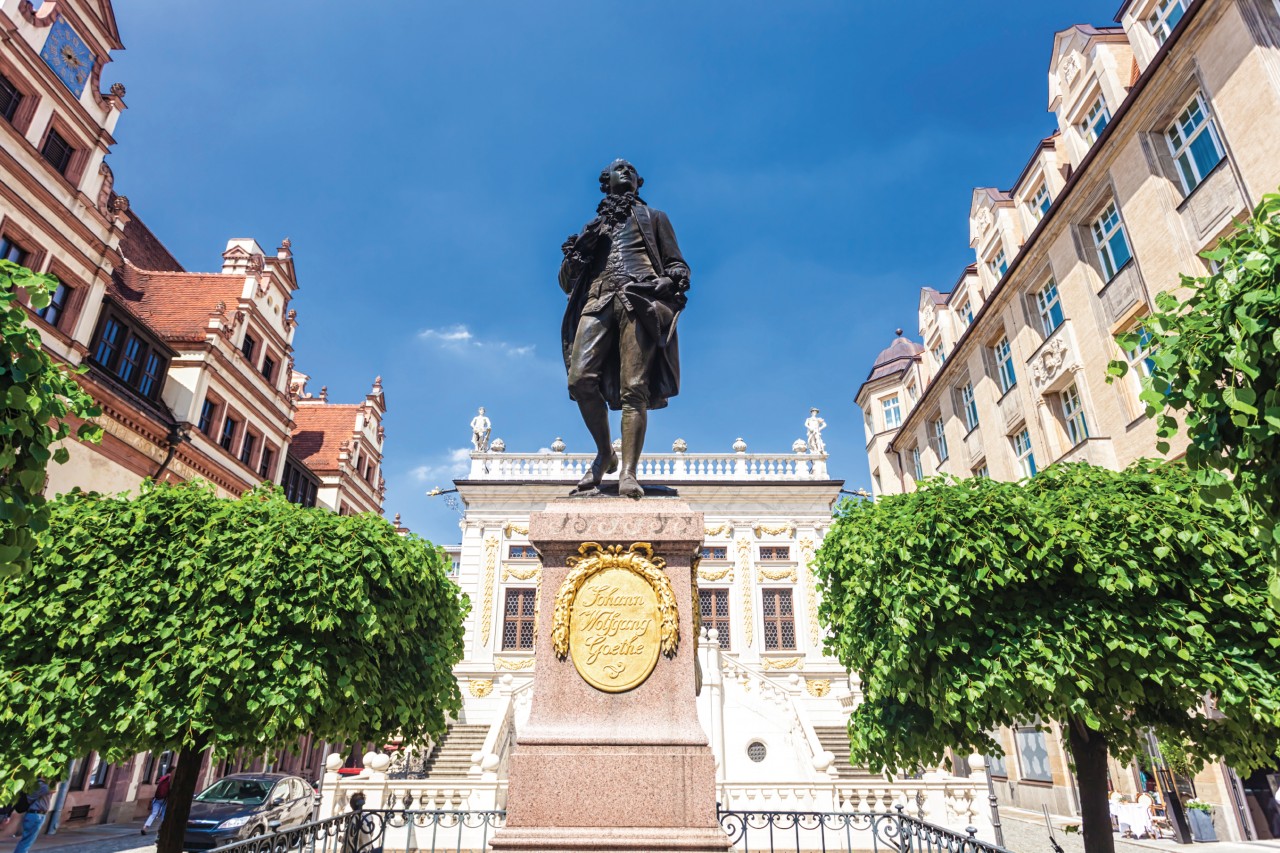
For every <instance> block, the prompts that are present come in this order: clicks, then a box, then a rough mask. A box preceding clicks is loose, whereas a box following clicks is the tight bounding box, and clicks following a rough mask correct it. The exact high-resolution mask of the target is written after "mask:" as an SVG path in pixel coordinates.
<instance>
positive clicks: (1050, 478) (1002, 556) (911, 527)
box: [815, 461, 1280, 853]
mask: <svg viewBox="0 0 1280 853" xmlns="http://www.w3.org/2000/svg"><path fill="white" fill-rule="evenodd" d="M1243 516H1244V509H1243V507H1241V506H1240V505H1239V504H1237V505H1236V506H1235V507H1234V508H1233V507H1232V506H1231V505H1229V504H1226V503H1221V504H1215V503H1212V502H1206V501H1205V500H1204V499H1203V498H1202V497H1201V495H1200V493H1199V486H1198V485H1197V483H1196V482H1195V477H1194V476H1193V474H1192V473H1191V472H1189V471H1187V469H1186V468H1185V467H1183V466H1180V465H1158V464H1156V463H1153V462H1145V461H1144V462H1141V463H1138V464H1136V465H1135V466H1133V467H1132V468H1130V469H1129V470H1128V471H1125V472H1114V471H1109V470H1106V469H1103V468H1094V467H1092V466H1088V465H1083V464H1077V465H1065V466H1055V467H1053V468H1050V469H1049V470H1047V471H1045V472H1042V473H1041V474H1040V475H1039V476H1037V477H1035V478H1033V479H1031V480H1026V481H1023V482H1020V483H998V482H994V481H991V480H988V479H981V478H974V479H971V480H965V481H963V482H953V483H947V482H944V481H941V480H933V481H927V482H925V483H922V484H921V488H920V489H919V491H916V492H914V493H911V494H906V495H900V496H894V497H886V498H884V499H882V500H880V501H878V502H876V503H874V504H873V503H870V502H867V503H852V504H851V503H845V504H844V505H842V507H841V508H840V510H839V512H838V514H837V519H836V521H835V523H834V525H833V527H832V530H831V532H830V534H828V536H827V537H826V540H825V541H824V543H823V545H822V548H821V550H820V551H819V553H818V556H817V561H816V564H815V569H816V572H817V575H818V577H819V578H820V581H821V586H822V593H823V595H822V605H821V611H820V613H821V616H822V618H823V620H824V621H825V623H826V624H827V625H828V626H829V627H830V629H831V637H830V639H829V640H828V643H827V649H828V651H829V652H830V653H833V654H835V655H836V657H838V659H839V660H840V662H841V663H842V664H844V665H845V666H846V667H848V668H849V669H850V670H851V671H853V672H857V673H859V674H860V676H861V678H862V689H863V691H864V694H865V702H864V703H863V704H862V705H860V706H859V707H858V708H857V710H855V711H854V713H853V716H852V718H851V720H850V723H849V734H850V741H851V744H852V760H853V761H854V763H866V764H868V765H870V766H872V767H874V768H888V769H890V770H893V769H902V768H911V767H914V766H916V765H919V764H926V765H937V764H938V763H939V762H941V760H942V758H943V751H944V750H945V749H947V748H948V747H951V748H959V749H962V750H975V751H979V752H983V753H988V754H991V753H995V752H997V751H998V749H999V747H998V746H997V745H996V743H995V742H994V741H993V740H992V738H991V737H990V736H989V734H988V732H989V731H991V730H992V729H994V728H995V727H997V726H1012V725H1015V724H1019V723H1023V724H1025V723H1029V722H1033V721H1035V720H1036V718H1037V717H1038V718H1039V719H1040V720H1042V721H1047V720H1056V721H1059V722H1061V723H1062V724H1063V725H1064V728H1065V729H1066V730H1067V734H1068V739H1069V743H1070V747H1071V750H1072V754H1073V758H1074V761H1075V765H1076V772H1077V774H1078V778H1079V781H1080V786H1081V794H1082V813H1083V814H1082V817H1083V822H1084V829H1085V835H1086V844H1087V848H1088V849H1089V850H1090V851H1091V853H1092V851H1110V850H1111V849H1112V846H1111V829H1110V821H1109V817H1108V813H1107V803H1106V797H1107V784H1106V754H1107V751H1108V749H1109V750H1110V752H1111V753H1112V754H1113V755H1116V756H1118V757H1120V758H1122V759H1126V758H1128V757H1131V756H1132V755H1133V754H1134V752H1133V750H1134V748H1135V746H1136V744H1137V742H1138V734H1139V732H1140V731H1141V730H1142V729H1144V728H1145V727H1147V726H1152V727H1154V728H1155V730H1156V732H1157V734H1158V735H1159V736H1160V737H1161V738H1162V739H1163V740H1165V741H1166V742H1170V743H1180V744H1184V745H1185V748H1186V751H1187V753H1188V754H1189V755H1191V756H1194V757H1196V758H1198V759H1201V760H1209V759H1213V758H1217V757H1222V758H1225V759H1226V760H1228V761H1229V762H1230V763H1231V764H1233V765H1234V766H1236V767H1237V769H1240V770H1242V771H1244V770H1246V769H1248V768H1250V767H1256V766H1260V765H1262V764H1265V763H1268V762H1274V758H1275V756H1276V755H1277V744H1280V668H1278V667H1277V666H1276V660H1277V659H1278V658H1280V626H1277V623H1276V620H1275V616H1274V613H1273V612H1272V611H1271V610H1270V609H1269V608H1268V606H1267V603H1266V591H1265V582H1266V566H1265V563H1264V561H1263V560H1261V559H1260V558H1259V557H1258V553H1257V548H1256V547H1255V545H1254V544H1253V543H1252V542H1251V541H1250V540H1249V538H1248V536H1247V533H1246V529H1247V526H1246V525H1244V524H1243ZM1209 695H1211V696H1212V697H1213V702H1214V705H1215V706H1216V709H1217V711H1216V712H1214V713H1205V708H1204V698H1205V697H1206V696H1209Z"/></svg>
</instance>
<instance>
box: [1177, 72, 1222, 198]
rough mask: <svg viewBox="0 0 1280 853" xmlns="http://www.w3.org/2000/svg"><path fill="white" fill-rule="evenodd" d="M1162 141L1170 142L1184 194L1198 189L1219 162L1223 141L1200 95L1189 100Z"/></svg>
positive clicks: (1197, 93) (1220, 160)
mask: <svg viewBox="0 0 1280 853" xmlns="http://www.w3.org/2000/svg"><path fill="white" fill-rule="evenodd" d="M1165 138H1166V139H1167V140H1168V141H1169V150H1170V151H1171V152H1172V153H1173V160H1174V162H1175V163H1177V164H1178V178H1179V179H1181V181H1182V189H1183V190H1184V191H1185V192H1188V193H1189V192H1191V191H1192V190H1193V189H1195V188H1196V187H1198V186H1200V182H1201V181H1203V180H1204V176H1205V175H1207V174H1209V173H1210V172H1211V171H1213V167H1214V166H1216V165H1218V164H1219V163H1221V162H1222V158H1223V152H1222V141H1221V140H1220V139H1218V129H1217V128H1216V127H1214V125H1213V119H1211V118H1209V111H1208V109H1206V107H1205V104H1204V99H1203V98H1201V97H1200V93H1199V92H1196V94H1195V95H1194V96H1193V97H1192V98H1191V103H1189V104H1187V107H1186V109H1184V110H1183V111H1182V113H1181V114H1179V116H1178V118H1177V120H1176V121H1174V123H1173V126H1172V127H1170V128H1169V129H1168V130H1167V131H1165Z"/></svg>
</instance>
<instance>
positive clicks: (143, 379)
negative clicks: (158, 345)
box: [138, 350, 164, 398]
mask: <svg viewBox="0 0 1280 853" xmlns="http://www.w3.org/2000/svg"><path fill="white" fill-rule="evenodd" d="M163 375H164V359H163V358H161V357H160V356H159V355H158V354H157V353H156V351H155V350H151V351H149V352H148V353H147V357H146V358H144V359H143V360H142V375H141V376H139V377H138V390H139V391H141V392H142V396H144V397H151V398H154V397H155V395H156V391H157V390H159V388H160V385H161V384H162V383H163V378H162V377H163Z"/></svg>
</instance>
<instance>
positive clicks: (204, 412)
mask: <svg viewBox="0 0 1280 853" xmlns="http://www.w3.org/2000/svg"><path fill="white" fill-rule="evenodd" d="M217 409H218V404H217V403H215V402H213V401H212V400H210V399H209V398H208V397H205V398H204V402H203V403H201V404H200V420H199V422H197V424H196V428H197V429H199V430H200V431H201V432H202V433H204V434H205V435H210V434H211V433H210V430H212V429H213V413H214V412H215V411H217Z"/></svg>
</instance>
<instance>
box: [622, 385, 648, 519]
mask: <svg viewBox="0 0 1280 853" xmlns="http://www.w3.org/2000/svg"><path fill="white" fill-rule="evenodd" d="M648 425H649V413H648V412H647V411H645V410H644V409H633V408H630V407H627V406H624V407H623V409H622V473H621V474H619V475H618V496H619V497H623V498H637V499H639V498H642V497H644V489H642V488H640V483H639V481H638V480H637V479H636V471H637V470H639V467H640V451H642V450H643V449H644V432H645V428H646V427H647V426H648Z"/></svg>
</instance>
